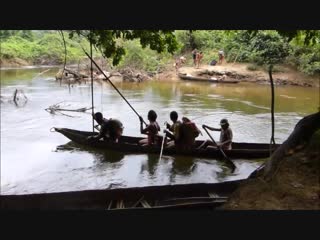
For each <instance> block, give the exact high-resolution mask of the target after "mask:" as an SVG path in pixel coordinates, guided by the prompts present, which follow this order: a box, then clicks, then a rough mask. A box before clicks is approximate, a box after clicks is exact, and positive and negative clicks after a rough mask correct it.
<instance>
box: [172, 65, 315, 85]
mask: <svg viewBox="0 0 320 240" xmlns="http://www.w3.org/2000/svg"><path fill="white" fill-rule="evenodd" d="M250 66H251V65H250V64H246V63H235V64H234V63H224V64H223V65H217V66H205V65H202V66H201V67H200V68H195V67H190V66H184V67H181V68H180V69H179V71H178V73H180V74H188V75H191V76H195V77H196V76H201V77H208V78H211V77H216V78H219V77H221V76H223V77H224V79H225V80H237V81H240V82H254V83H259V84H270V80H269V74H268V72H267V71H265V70H264V69H262V68H258V69H254V71H253V70H249V69H251V68H250ZM166 74H167V77H168V76H170V75H169V74H168V73H166ZM173 74H174V75H176V76H173ZM272 76H273V80H274V83H275V84H276V85H295V86H303V87H319V81H320V77H317V76H315V77H312V76H308V75H306V74H303V73H301V72H299V71H297V70H295V69H293V68H291V67H289V66H279V67H277V68H275V72H274V73H273V74H272ZM170 77H171V79H173V80H175V79H179V78H178V77H177V74H175V72H174V73H171V76H170Z"/></svg>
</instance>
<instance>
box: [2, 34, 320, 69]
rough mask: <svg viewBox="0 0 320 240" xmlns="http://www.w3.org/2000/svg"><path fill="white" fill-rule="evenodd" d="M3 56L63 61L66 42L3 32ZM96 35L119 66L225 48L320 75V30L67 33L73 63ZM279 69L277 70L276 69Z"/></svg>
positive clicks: (213, 53)
mask: <svg viewBox="0 0 320 240" xmlns="http://www.w3.org/2000/svg"><path fill="white" fill-rule="evenodd" d="M70 36H71V38H70ZM0 38H1V57H3V58H6V59H11V58H21V59H24V60H27V61H30V62H32V63H34V64H38V63H60V64H61V63H63V61H64V45H63V41H62V38H61V35H60V34H59V33H58V32H57V31H52V30H50V31H30V30H18V31H17V30H0ZM88 39H92V42H93V44H94V45H95V47H96V49H97V50H98V52H95V54H99V52H100V53H101V54H102V55H104V56H105V57H107V58H109V59H110V60H111V62H112V64H113V65H118V67H126V66H130V67H134V68H137V69H143V70H147V71H156V70H159V69H162V68H164V67H165V66H168V64H170V65H169V66H172V65H171V64H172V63H173V60H174V58H175V57H178V56H181V55H184V56H185V57H187V60H188V61H187V64H189V63H190V64H191V61H192V59H191V51H192V49H193V48H197V49H198V50H200V51H203V53H204V58H203V63H204V64H209V62H210V61H211V60H213V59H215V60H217V59H218V54H217V53H218V51H219V50H220V49H223V50H224V52H225V56H226V60H227V62H235V61H236V62H246V63H251V64H250V66H249V68H250V69H252V70H255V69H256V68H257V65H265V64H270V63H272V64H277V63H281V62H283V63H285V64H289V65H292V66H294V67H296V68H297V69H298V70H300V71H302V72H304V73H306V74H309V75H315V74H319V73H320V31H319V30H306V31H302V30H297V31H271V30H268V31H266V30H265V31H252V30H251V31H246V30H196V31H189V30H177V31H171V30H170V31H159V30H153V31H144V30H131V31H130V30H100V31H99V30H95V31H92V32H91V33H90V31H68V32H65V40H66V45H67V63H74V62H77V61H78V60H80V59H82V58H84V57H85V55H84V53H83V52H82V49H81V47H80V45H79V43H81V46H83V47H84V48H85V49H87V50H88V49H89V43H88ZM274 69H276V68H274Z"/></svg>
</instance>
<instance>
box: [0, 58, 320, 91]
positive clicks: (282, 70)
mask: <svg viewBox="0 0 320 240" xmlns="http://www.w3.org/2000/svg"><path fill="white" fill-rule="evenodd" d="M87 62H88V61H87V60H83V61H81V62H80V63H78V64H80V65H88V63H87ZM0 63H1V68H3V69H6V68H8V69H9V68H23V67H32V63H30V62H27V61H25V60H22V59H19V58H16V59H10V60H8V59H1V60H0ZM51 65H52V66H57V65H56V64H55V63H47V62H46V63H43V64H40V65H37V67H41V66H45V67H50V66H51ZM74 66H75V65H74ZM251 67H252V64H247V63H224V64H223V65H217V66H209V65H202V66H200V67H199V68H195V67H193V66H182V67H181V68H180V69H179V70H178V72H177V73H176V71H175V68H174V67H173V66H171V65H168V66H167V67H166V68H164V69H163V70H162V71H161V72H155V73H148V72H145V71H141V70H136V69H132V68H128V67H127V68H123V69H117V70H115V71H114V72H115V73H116V74H115V76H117V78H114V79H115V81H120V80H121V78H119V74H118V73H119V72H120V73H122V72H123V73H125V72H131V73H132V74H131V75H132V77H131V78H129V79H130V81H133V82H136V79H138V78H137V76H143V79H147V80H150V79H156V80H165V81H179V80H180V78H179V76H178V74H179V73H180V74H188V75H190V76H195V77H196V76H201V77H208V78H212V77H217V78H219V77H221V76H224V79H226V80H237V81H240V82H253V83H258V84H270V80H269V75H268V72H267V71H266V70H265V69H263V68H262V67H260V68H254V69H253V70H250V69H252V68H251ZM127 75H128V74H127ZM272 76H273V80H274V83H275V84H276V85H294V86H302V87H320V85H319V84H320V77H318V76H308V75H306V74H304V73H301V72H299V71H297V70H295V69H293V68H292V67H289V66H277V67H276V68H275V72H274V73H273V75H272ZM135 78H136V79H135ZM127 79H128V78H124V79H123V80H125V81H126V80H127ZM137 81H139V79H138V80H137Z"/></svg>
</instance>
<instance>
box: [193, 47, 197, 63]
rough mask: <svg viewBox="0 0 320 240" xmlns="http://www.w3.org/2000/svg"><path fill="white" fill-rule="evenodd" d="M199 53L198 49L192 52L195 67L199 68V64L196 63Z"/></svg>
mask: <svg viewBox="0 0 320 240" xmlns="http://www.w3.org/2000/svg"><path fill="white" fill-rule="evenodd" d="M197 53H198V50H197V49H196V48H195V49H193V50H192V59H193V65H194V66H197V62H196V58H197Z"/></svg>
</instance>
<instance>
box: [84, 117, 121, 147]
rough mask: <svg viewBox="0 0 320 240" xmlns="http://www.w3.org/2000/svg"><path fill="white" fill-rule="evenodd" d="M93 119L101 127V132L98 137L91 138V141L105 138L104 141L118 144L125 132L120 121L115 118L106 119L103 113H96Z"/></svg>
mask: <svg viewBox="0 0 320 240" xmlns="http://www.w3.org/2000/svg"><path fill="white" fill-rule="evenodd" d="M93 118H94V120H96V122H97V123H98V124H99V125H100V130H99V131H100V132H99V134H98V135H95V136H89V137H88V140H89V141H98V140H100V139H101V138H103V139H104V140H111V141H113V142H118V140H119V138H120V137H121V136H122V132H123V124H122V123H121V122H120V121H119V120H117V119H113V118H110V119H105V118H104V117H103V115H102V113H101V112H96V113H95V114H94V115H93Z"/></svg>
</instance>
